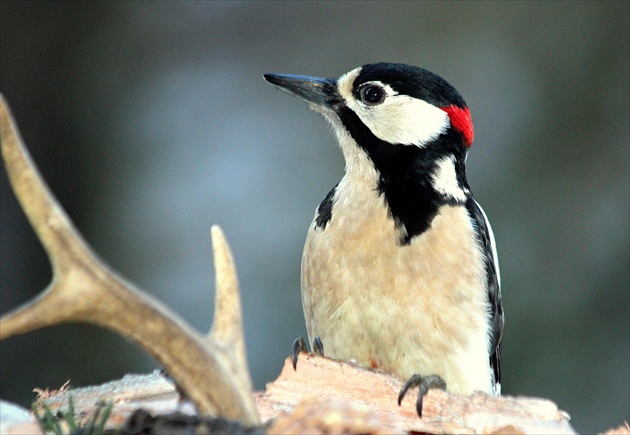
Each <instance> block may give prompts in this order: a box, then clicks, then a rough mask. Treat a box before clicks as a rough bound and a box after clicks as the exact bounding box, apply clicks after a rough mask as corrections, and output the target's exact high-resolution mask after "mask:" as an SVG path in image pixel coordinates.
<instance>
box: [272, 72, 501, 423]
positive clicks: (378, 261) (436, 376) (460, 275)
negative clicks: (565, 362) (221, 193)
mask: <svg viewBox="0 0 630 435" xmlns="http://www.w3.org/2000/svg"><path fill="white" fill-rule="evenodd" d="M264 77H265V79H266V80H267V81H268V82H270V83H271V84H273V85H275V86H276V87H277V88H279V89H281V90H283V91H285V92H287V93H289V94H291V95H294V96H296V97H298V98H300V99H302V100H304V101H306V102H307V103H308V104H309V106H310V107H311V109H313V110H315V111H316V112H319V113H321V114H322V115H323V116H324V117H325V118H326V119H327V120H328V122H329V123H330V124H331V125H332V127H333V129H334V132H335V134H336V136H337V140H338V141H339V144H340V146H341V150H342V152H343V155H344V158H345V163H346V170H345V175H344V177H343V178H342V179H341V181H340V182H339V183H338V184H337V185H336V186H335V187H334V188H333V189H332V190H331V191H330V192H329V193H328V195H326V197H325V198H324V200H323V201H322V203H321V204H320V205H319V207H318V208H317V211H316V213H315V218H314V220H313V223H312V225H311V227H310V228H309V231H308V235H307V238H306V245H305V248H304V253H303V257H302V302H303V307H304V315H305V318H306V325H307V330H308V336H309V339H310V341H311V346H312V347H314V348H315V349H319V350H320V352H322V351H323V347H322V345H323V346H325V349H326V355H327V356H329V357H331V358H334V359H340V360H346V361H353V362H356V363H358V364H360V365H363V366H366V367H372V368H377V369H380V370H383V371H386V372H390V373H393V374H395V375H398V376H401V377H403V378H405V379H409V381H408V382H407V384H405V386H404V387H403V389H402V390H401V392H400V394H399V398H398V401H399V403H400V401H401V400H402V398H403V397H404V395H405V393H406V391H407V390H408V388H410V387H414V386H419V387H420V394H419V396H418V401H417V410H418V414H419V415H421V413H422V398H423V396H424V395H425V394H426V392H427V390H428V388H434V387H440V388H447V389H448V390H449V391H451V392H453V393H456V394H470V393H472V392H473V391H475V390H479V391H484V392H487V393H492V394H497V395H498V394H500V390H501V335H502V331H503V309H502V305H501V290H500V285H501V279H500V274H499V266H498V262H497V253H496V250H495V244H494V236H493V234H492V229H491V228H490V224H489V223H488V220H487V218H486V215H485V213H484V212H483V210H482V209H481V207H480V206H479V204H478V203H477V202H476V201H475V200H474V198H473V196H472V193H471V191H470V188H469V186H468V182H467V181H466V171H465V162H466V156H467V154H468V150H469V149H470V147H471V145H472V142H473V136H474V130H473V124H472V121H471V117H470V112H469V110H468V107H467V106H466V103H465V102H464V99H463V98H462V97H461V96H460V94H459V93H458V92H457V91H456V90H455V88H454V87H453V86H451V85H450V84H449V83H448V82H447V81H446V80H444V79H442V78H441V77H439V76H437V75H436V74H433V73H431V72H429V71H427V70H425V69H422V68H418V67H414V66H409V65H403V64H393V63H376V64H370V65H364V66H362V67H360V68H356V69H353V70H352V71H350V72H348V73H347V74H344V75H343V76H341V77H340V78H339V79H329V78H327V79H324V78H316V77H305V76H295V75H280V74H267V75H265V76H264Z"/></svg>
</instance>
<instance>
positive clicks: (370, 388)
mask: <svg viewBox="0 0 630 435" xmlns="http://www.w3.org/2000/svg"><path fill="white" fill-rule="evenodd" d="M402 385H403V380H402V379H398V378H396V377H393V376H390V375H388V374H386V373H383V372H379V371H375V370H371V369H366V368H363V367H359V366H356V365H353V364H348V363H344V362H340V361H334V360H331V359H328V358H323V357H321V356H318V355H312V354H307V353H301V354H300V356H299V360H298V364H297V370H293V366H292V364H291V358H287V359H286V360H285V362H284V367H283V370H282V373H281V374H280V376H279V377H278V379H276V380H275V381H274V382H272V383H271V384H268V385H267V389H266V391H265V392H264V393H262V394H258V396H257V406H258V412H259V415H260V417H261V420H262V421H263V422H265V421H269V420H271V419H273V418H276V419H282V418H284V417H283V415H284V414H293V413H295V410H303V409H304V408H308V409H310V411H309V412H306V411H304V412H302V411H300V415H301V414H304V415H305V418H308V417H307V416H308V415H309V414H313V413H314V412H315V409H317V408H318V407H321V408H322V409H324V410H326V413H324V414H321V418H322V419H325V418H324V417H325V416H327V415H333V414H331V413H333V409H334V408H335V406H337V405H335V404H340V403H342V404H343V403H350V404H353V406H358V407H359V408H360V409H362V408H361V407H364V406H367V407H368V408H369V409H370V414H369V419H370V421H373V420H374V418H376V417H375V416H378V418H379V419H380V420H379V421H381V423H382V424H383V426H382V428H385V429H386V428H398V429H403V430H404V431H407V432H422V433H494V432H498V433H507V432H511V433H515V432H516V433H518V432H522V433H532V432H538V433H548V432H549V431H551V432H553V433H566V434H572V433H575V431H574V430H573V429H572V428H571V426H570V425H569V423H568V416H567V414H566V413H564V412H563V411H560V410H558V408H557V406H556V405H555V404H554V403H553V402H551V401H549V400H543V399H535V398H529V397H511V396H503V397H495V396H491V395H489V394H485V393H481V392H477V393H475V394H473V395H471V396H457V395H453V394H450V393H447V392H445V391H441V390H430V391H429V393H428V394H427V396H426V397H425V399H424V408H423V418H421V419H420V418H418V416H417V415H416V413H415V394H413V393H412V394H408V396H409V397H407V398H406V399H405V400H404V401H403V403H402V405H401V406H400V407H399V406H398V405H397V397H398V392H399V391H400V388H401V387H402ZM416 394H417V393H416ZM346 409H347V408H346V407H345V406H342V407H341V408H340V410H346ZM322 412H323V411H322ZM351 414H352V415H355V417H356V418H358V419H361V418H367V417H366V416H363V417H360V412H359V413H358V414H357V413H356V412H354V411H353V412H351ZM288 418H291V421H290V422H289V423H287V427H290V428H292V427H295V428H300V427H301V426H300V425H306V424H315V426H313V427H312V428H313V430H315V431H316V432H317V429H316V428H317V427H320V425H322V424H323V423H322V422H314V423H310V422H302V423H298V422H296V421H293V420H295V419H296V418H298V417H296V416H290V417H288ZM277 424H280V423H277ZM349 424H350V423H348V421H346V420H344V425H343V427H340V429H342V428H346V427H348V425H349ZM281 427H284V426H281ZM309 427H310V426H309ZM385 429H383V430H385ZM299 430H301V429H299ZM304 430H310V429H307V427H306V426H304ZM344 430H345V429H344ZM379 430H381V429H379ZM541 431H542V432H541ZM374 433H380V432H374Z"/></svg>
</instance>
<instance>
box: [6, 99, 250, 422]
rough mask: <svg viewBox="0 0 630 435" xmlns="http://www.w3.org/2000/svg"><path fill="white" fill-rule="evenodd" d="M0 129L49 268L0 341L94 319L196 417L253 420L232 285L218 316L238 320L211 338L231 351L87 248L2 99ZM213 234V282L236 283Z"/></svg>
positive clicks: (17, 191)
mask: <svg viewBox="0 0 630 435" xmlns="http://www.w3.org/2000/svg"><path fill="white" fill-rule="evenodd" d="M0 126H1V137H2V154H3V157H4V160H5V164H6V167H7V173H8V175H9V179H10V181H11V184H12V186H13V189H14V191H15V194H16V196H17V198H18V200H19V201H20V203H21V204H22V208H23V209H24V212H25V213H26V215H27V217H28V219H29V221H30V222H31V225H32V226H33V228H34V230H35V232H36V233H37V235H38V237H39V238H40V240H41V242H42V244H43V245H44V248H45V249H46V251H47V253H48V256H49V258H50V262H51V264H52V268H53V279H52V282H51V284H50V285H49V286H48V288H47V289H46V291H45V292H43V293H42V294H41V295H40V296H39V297H38V298H36V299H35V300H33V301H32V302H30V303H27V304H25V305H24V306H22V307H19V308H18V309H17V310H15V311H13V312H11V313H9V314H7V315H5V316H3V317H2V318H1V319H0V339H5V338H8V337H12V336H15V335H19V334H24V333H27V332H31V331H34V330H37V329H41V328H44V327H46V326H52V325H56V324H59V323H76V322H87V323H93V324H97V325H100V326H103V327H105V328H108V329H111V330H113V331H115V332H117V333H118V334H120V335H122V336H124V337H126V338H128V339H130V340H132V341H135V342H136V343H138V344H139V345H140V346H141V347H142V348H143V349H144V350H145V351H146V352H147V353H149V354H150V355H151V356H152V357H154V358H155V359H156V360H157V361H158V362H160V364H161V365H162V366H163V367H164V368H165V369H166V370H167V371H168V373H169V374H170V375H171V376H172V377H173V378H174V379H175V381H176V382H177V383H178V384H179V386H180V387H181V389H182V390H183V392H184V394H185V395H186V396H187V397H189V398H190V399H191V400H192V401H193V402H194V403H195V405H196V406H197V410H198V412H199V413H200V414H202V415H221V416H224V417H227V418H230V419H233V420H238V421H241V422H242V423H244V424H248V425H255V424H258V421H259V420H258V416H257V415H256V408H255V405H254V402H253V391H252V388H251V379H250V377H249V371H248V370H247V364H246V362H244V347H242V348H241V346H244V345H243V338H242V329H241V325H240V317H241V315H240V302H239V294H238V286H237V285H231V286H227V287H226V289H225V291H226V292H228V296H225V295H224V297H225V300H228V301H229V302H227V303H225V302H221V301H222V300H224V297H219V298H218V299H220V300H217V303H218V307H217V309H218V310H219V311H220V314H219V315H218V316H217V318H219V319H225V318H229V317H232V318H233V319H234V322H238V323H239V324H238V325H237V327H235V326H234V323H233V324H232V326H231V328H232V330H233V331H234V332H232V333H230V332H229V331H230V327H228V326H225V322H221V324H222V325H223V326H217V327H216V328H215V329H217V330H220V331H223V332H222V333H219V334H218V336H220V337H222V338H225V339H234V341H235V343H236V351H234V350H231V349H230V346H229V345H226V343H225V342H223V341H222V340H219V339H216V340H215V339H208V338H206V339H204V338H203V337H202V336H201V335H200V334H199V333H197V332H196V331H194V330H193V329H192V328H191V327H190V326H189V325H188V324H186V322H184V321H183V320H181V319H180V318H179V317H178V316H176V315H175V314H173V313H172V312H170V311H169V310H168V309H166V308H165V307H164V306H163V305H162V304H160V303H159V302H157V301H156V300H154V299H152V298H150V297H149V296H148V295H146V294H144V293H143V292H141V291H139V290H136V289H135V288H134V287H133V286H132V285H131V284H129V283H126V282H125V281H124V280H123V279H122V278H120V277H118V276H117V275H116V274H115V273H113V272H112V271H111V270H110V269H109V268H108V267H107V266H106V265H105V264H104V263H103V262H102V261H101V260H100V259H99V258H98V257H97V256H96V255H95V254H94V253H93V252H92V250H91V249H90V247H89V246H88V244H87V243H86V242H85V241H84V240H83V239H82V237H81V235H80V234H79V232H78V231H77V230H76V229H75V228H74V226H73V225H72V222H71V221H70V219H69V218H68V216H67V215H66V213H65V212H64V210H63V209H62V207H61V206H60V205H59V203H58V202H57V201H56V199H55V198H54V196H53V195H52V193H51V192H50V191H49V189H48V188H47V186H46V184H45V182H44V181H43V179H42V178H41V176H40V175H39V172H38V171H37V168H36V167H35V165H34V163H33V162H32V159H31V157H30V155H29V153H28V151H27V150H26V148H25V146H24V145H23V142H22V140H21V137H20V134H19V132H18V130H17V127H16V126H15V123H14V122H13V119H12V116H11V114H10V111H9V109H8V107H7V105H6V103H5V100H4V98H3V97H2V96H0ZM213 237H214V239H213V243H214V245H215V250H216V249H217V245H218V246H219V250H222V251H223V253H222V256H217V258H219V257H220V258H219V259H218V260H217V261H218V263H220V265H218V266H217V281H221V282H223V281H228V282H234V283H236V276H235V272H234V269H235V268H234V265H233V263H232V259H231V256H230V255H229V248H228V247H227V243H226V241H225V239H224V237H223V234H222V233H221V231H220V230H219V229H218V228H217V229H213ZM226 253H227V254H226ZM224 271H227V272H228V273H231V275H230V276H228V278H226V279H224V278H223V277H222V276H221V277H219V274H223V272H224ZM224 293H225V292H224V291H222V292H221V294H224ZM217 294H219V292H218V291H217ZM224 310H229V313H230V314H225V313H224V312H223V311H224ZM233 353H235V354H236V355H237V356H236V358H234V359H233V355H232V354H233ZM239 355H240V356H239ZM235 378H236V380H235Z"/></svg>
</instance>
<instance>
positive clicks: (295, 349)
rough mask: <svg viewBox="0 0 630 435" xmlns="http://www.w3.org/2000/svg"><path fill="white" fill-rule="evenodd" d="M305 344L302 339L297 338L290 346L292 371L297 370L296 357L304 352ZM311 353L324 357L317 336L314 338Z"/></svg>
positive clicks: (322, 348)
mask: <svg viewBox="0 0 630 435" xmlns="http://www.w3.org/2000/svg"><path fill="white" fill-rule="evenodd" d="M306 351H307V349H306V342H305V341H304V338H302V337H298V338H297V339H296V340H295V341H294V342H293V346H291V363H293V370H297V362H298V355H299V353H300V352H306ZM313 353H317V354H319V355H321V356H324V345H323V344H322V340H321V339H320V338H319V336H316V337H315V339H314V340H313Z"/></svg>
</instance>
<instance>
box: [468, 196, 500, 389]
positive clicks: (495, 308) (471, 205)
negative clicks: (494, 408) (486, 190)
mask: <svg viewBox="0 0 630 435" xmlns="http://www.w3.org/2000/svg"><path fill="white" fill-rule="evenodd" d="M466 207H467V209H468V212H469V213H470V216H471V218H472V219H473V222H474V223H475V225H476V227H477V232H478V237H479V240H480V242H481V244H482V246H483V247H484V252H485V253H486V258H485V267H486V279H487V285H488V290H487V291H488V303H489V308H488V310H489V317H490V367H491V369H492V371H493V375H494V379H493V388H494V392H495V394H497V395H499V394H501V339H502V335H503V322H504V319H503V306H502V304H501V273H500V271H499V260H498V257H497V250H496V245H495V242H494V234H493V233H492V227H491V226H490V223H489V222H488V218H487V217H486V214H485V213H484V211H483V209H482V208H481V206H480V205H479V204H478V203H477V201H475V200H474V199H473V198H470V199H469V200H468V202H467V204H466Z"/></svg>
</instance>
